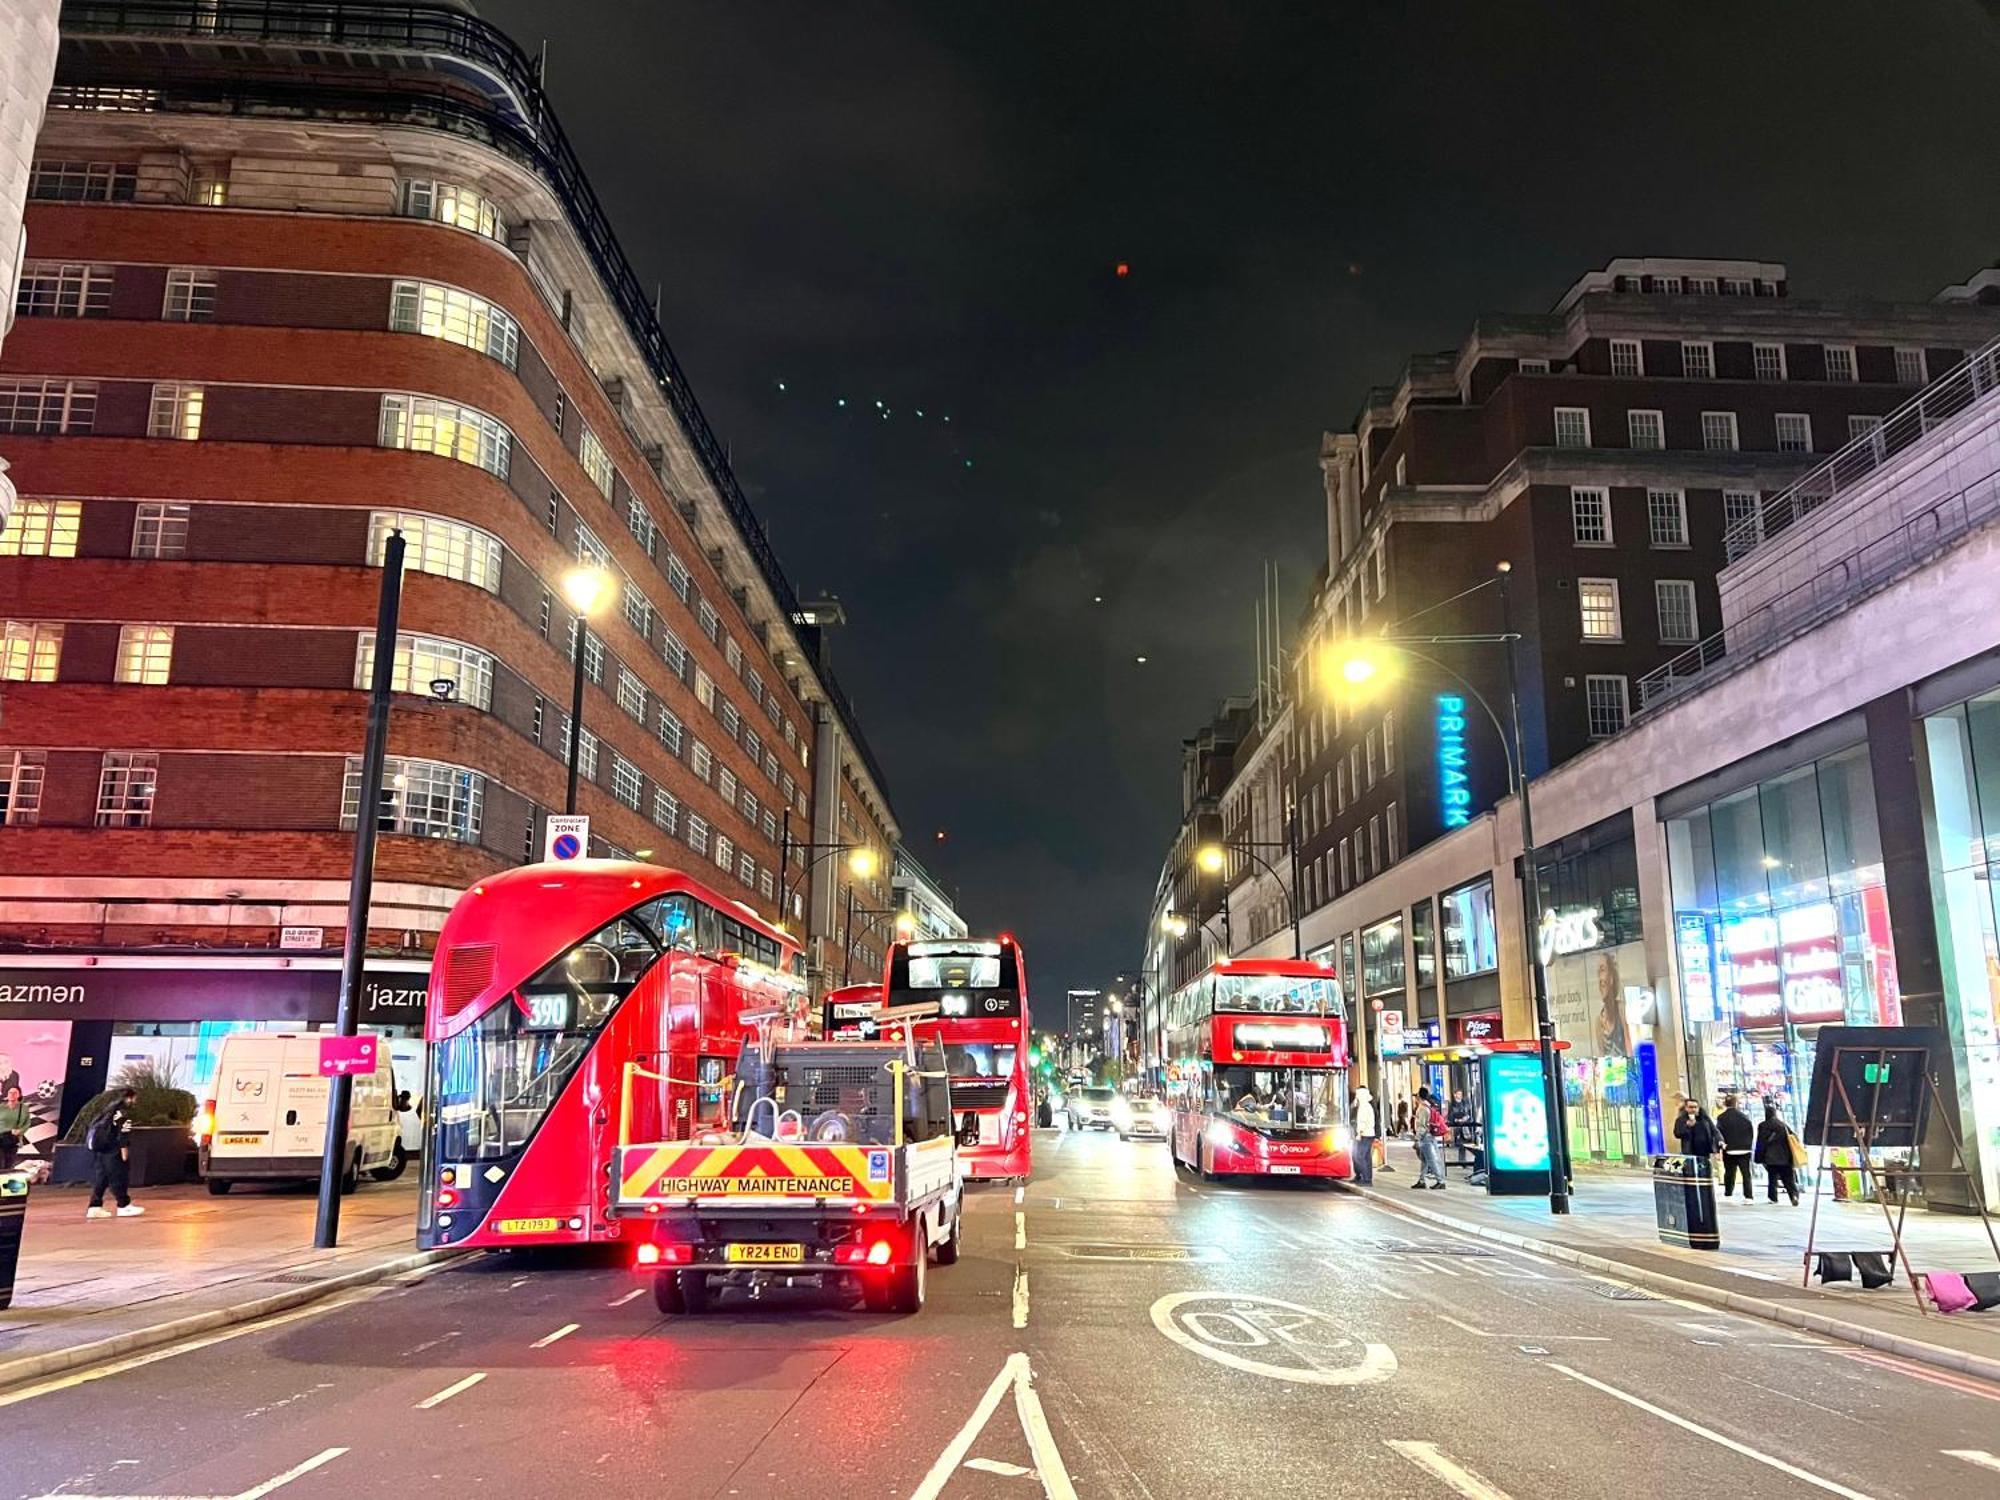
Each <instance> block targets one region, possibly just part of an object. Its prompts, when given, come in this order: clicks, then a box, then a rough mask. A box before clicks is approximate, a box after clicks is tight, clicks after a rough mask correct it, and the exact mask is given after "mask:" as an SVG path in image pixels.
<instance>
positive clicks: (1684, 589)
mask: <svg viewBox="0 0 2000 1500" xmlns="http://www.w3.org/2000/svg"><path fill="white" fill-rule="evenodd" d="M1576 598H1577V611H1578V615H1579V617H1580V620H1581V624H1582V629H1583V638H1584V639H1585V640H1586V641H1597V642H1600V643H1617V642H1620V641H1623V640H1624V639H1625V621H1624V615H1623V612H1622V611H1621V609H1620V607H1619V599H1618V580H1617V579H1615V578H1579V579H1577V581H1576ZM1653 607H1654V611H1655V613H1656V615H1657V617H1658V622H1659V630H1660V641H1661V642H1662V644H1665V645H1683V644H1687V643H1690V642H1693V641H1697V640H1699V639H1700V638H1701V636H1700V632H1699V631H1698V630H1697V629H1696V625H1695V608H1694V581H1693V580H1692V579H1688V578H1656V579H1654V580H1653Z"/></svg>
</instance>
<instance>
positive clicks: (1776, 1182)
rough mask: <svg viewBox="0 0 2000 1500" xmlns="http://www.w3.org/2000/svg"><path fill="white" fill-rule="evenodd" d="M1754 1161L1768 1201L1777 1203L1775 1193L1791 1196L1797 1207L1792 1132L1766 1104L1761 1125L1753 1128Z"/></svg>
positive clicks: (1771, 1105)
mask: <svg viewBox="0 0 2000 1500" xmlns="http://www.w3.org/2000/svg"><path fill="white" fill-rule="evenodd" d="M1756 1156H1757V1161H1758V1163H1759V1164H1760V1165H1761V1166H1762V1167H1763V1168H1764V1184H1765V1189H1766V1191H1767V1193H1768V1194H1769V1196H1770V1200H1771V1201H1772V1202H1773V1203H1776V1202H1777V1201H1778V1189H1779V1188H1781V1187H1782V1188H1783V1189H1784V1190H1785V1191H1786V1192H1787V1193H1788V1194H1790V1195H1791V1199H1792V1207H1793V1208H1797V1207H1798V1206H1799V1169H1798V1167H1797V1166H1796V1165H1794V1164H1793V1162H1792V1132H1791V1129H1790V1127H1789V1126H1787V1125H1786V1124H1785V1122H1784V1120H1783V1118H1782V1117H1781V1116H1780V1115H1779V1114H1778V1106H1777V1105H1775V1104H1772V1103H1770V1102H1769V1101H1768V1100H1767V1101H1766V1102H1765V1105H1764V1123H1763V1124H1761V1125H1759V1126H1758V1127H1757V1151H1756Z"/></svg>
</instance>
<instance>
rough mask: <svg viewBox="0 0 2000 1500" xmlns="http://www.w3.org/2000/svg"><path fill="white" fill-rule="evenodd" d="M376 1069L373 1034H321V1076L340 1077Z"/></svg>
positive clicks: (370, 1071)
mask: <svg viewBox="0 0 2000 1500" xmlns="http://www.w3.org/2000/svg"><path fill="white" fill-rule="evenodd" d="M374 1071H375V1038H374V1037H372V1036H321V1037H320V1039H319V1076H320V1077H322V1078H339V1077H341V1076H342V1075H347V1076H352V1075H353V1074H356V1073H372V1072H374Z"/></svg>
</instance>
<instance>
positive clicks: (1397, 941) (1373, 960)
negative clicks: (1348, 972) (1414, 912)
mask: <svg viewBox="0 0 2000 1500" xmlns="http://www.w3.org/2000/svg"><path fill="white" fill-rule="evenodd" d="M1361 987H1362V989H1363V991H1364V992H1365V993H1367V994H1370V995H1387V994H1391V993H1394V994H1398V995H1400V994H1401V993H1402V992H1403V919H1402V918H1401V917H1391V918H1389V920H1388V921H1386V922H1377V923H1376V924H1375V925H1374V926H1373V927H1365V928H1363V929H1362V931H1361Z"/></svg>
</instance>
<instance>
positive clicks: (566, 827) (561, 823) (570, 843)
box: [542, 813, 590, 861]
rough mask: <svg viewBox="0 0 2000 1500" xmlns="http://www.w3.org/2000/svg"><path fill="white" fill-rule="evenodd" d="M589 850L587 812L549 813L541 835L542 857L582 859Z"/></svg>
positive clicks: (588, 820) (588, 818)
mask: <svg viewBox="0 0 2000 1500" xmlns="http://www.w3.org/2000/svg"><path fill="white" fill-rule="evenodd" d="M589 852H590V816H589V814H587V813H550V814H549V821H548V827H547V829H546V830H544V832H543V835H542V858H544V859H547V860H552V861H553V860H565V859H582V858H583V857H584V855H586V854H588V853H589Z"/></svg>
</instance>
